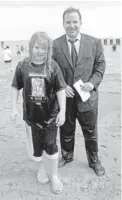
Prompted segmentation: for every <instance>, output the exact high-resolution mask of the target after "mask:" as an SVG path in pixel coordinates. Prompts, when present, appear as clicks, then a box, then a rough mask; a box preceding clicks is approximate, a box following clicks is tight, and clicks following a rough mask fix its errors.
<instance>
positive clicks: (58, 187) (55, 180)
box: [50, 176, 63, 194]
mask: <svg viewBox="0 0 122 200" xmlns="http://www.w3.org/2000/svg"><path fill="white" fill-rule="evenodd" d="M50 181H51V185H52V191H53V193H55V194H60V193H61V192H62V191H63V183H62V182H61V180H60V177H59V176H55V177H50Z"/></svg>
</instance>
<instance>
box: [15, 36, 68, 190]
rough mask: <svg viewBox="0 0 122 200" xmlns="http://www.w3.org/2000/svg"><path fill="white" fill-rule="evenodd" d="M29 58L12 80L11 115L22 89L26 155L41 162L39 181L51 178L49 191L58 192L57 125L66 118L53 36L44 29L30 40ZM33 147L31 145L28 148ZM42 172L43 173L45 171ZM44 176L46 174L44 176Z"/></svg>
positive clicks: (59, 186)
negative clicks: (45, 165) (46, 167)
mask: <svg viewBox="0 0 122 200" xmlns="http://www.w3.org/2000/svg"><path fill="white" fill-rule="evenodd" d="M29 55H30V56H29V58H25V59H23V60H22V61H20V62H19V63H18V65H17V67H16V71H15V75H14V78H13V82H12V119H13V121H14V120H15V118H16V115H17V99H18V95H19V91H20V90H21V89H23V119H24V120H25V122H26V132H27V138H28V144H29V146H30V148H29V150H31V151H29V155H30V157H31V158H32V159H33V160H34V161H36V162H40V167H39V169H38V173H37V179H38V181H39V182H41V183H42V182H43V181H44V182H48V181H51V185H52V191H53V192H54V193H60V192H61V191H62V190H63V184H62V182H61V180H60V177H59V175H58V146H57V143H56V137H57V129H58V126H61V125H63V123H64V121H65V103H66V95H65V86H66V84H65V82H64V78H63V75H62V72H61V69H60V67H59V65H58V64H57V63H56V62H55V61H54V60H52V40H51V39H50V38H49V37H48V35H47V34H46V33H44V32H36V33H35V34H33V35H32V37H31V39H30V42H29ZM31 147H32V148H31ZM43 151H45V153H46V155H47V158H48V161H49V167H50V173H49V174H48V176H47V174H46V172H45V173H42V172H44V168H43V165H42V162H41V161H42V156H43ZM44 174H45V175H44ZM43 177H45V178H44V179H45V180H43Z"/></svg>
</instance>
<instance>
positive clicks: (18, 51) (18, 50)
mask: <svg viewBox="0 0 122 200" xmlns="http://www.w3.org/2000/svg"><path fill="white" fill-rule="evenodd" d="M17 56H19V57H20V58H21V50H20V48H19V46H18V45H17Z"/></svg>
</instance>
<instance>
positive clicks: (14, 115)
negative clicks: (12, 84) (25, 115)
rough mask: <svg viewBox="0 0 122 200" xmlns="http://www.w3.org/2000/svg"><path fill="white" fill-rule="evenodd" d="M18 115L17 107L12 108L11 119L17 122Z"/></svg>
mask: <svg viewBox="0 0 122 200" xmlns="http://www.w3.org/2000/svg"><path fill="white" fill-rule="evenodd" d="M17 116H19V114H18V111H17V109H14V110H12V115H11V119H12V121H13V122H16V118H17Z"/></svg>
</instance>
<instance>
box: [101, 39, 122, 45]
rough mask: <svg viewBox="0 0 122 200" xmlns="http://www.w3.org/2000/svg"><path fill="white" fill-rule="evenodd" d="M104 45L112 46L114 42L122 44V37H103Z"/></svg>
mask: <svg viewBox="0 0 122 200" xmlns="http://www.w3.org/2000/svg"><path fill="white" fill-rule="evenodd" d="M101 42H102V44H103V46H112V45H113V44H115V45H117V46H120V45H121V44H122V38H113V37H109V38H101Z"/></svg>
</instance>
